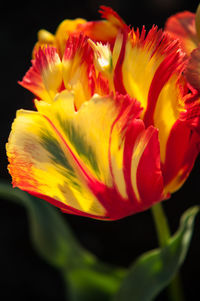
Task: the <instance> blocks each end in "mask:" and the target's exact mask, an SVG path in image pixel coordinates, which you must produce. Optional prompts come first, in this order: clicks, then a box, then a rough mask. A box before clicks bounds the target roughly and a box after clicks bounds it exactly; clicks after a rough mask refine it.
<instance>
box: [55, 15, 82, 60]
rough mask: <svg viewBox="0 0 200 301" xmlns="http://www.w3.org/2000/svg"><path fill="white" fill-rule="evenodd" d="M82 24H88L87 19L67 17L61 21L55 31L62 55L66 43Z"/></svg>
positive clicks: (61, 54)
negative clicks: (70, 18) (69, 18)
mask: <svg viewBox="0 0 200 301" xmlns="http://www.w3.org/2000/svg"><path fill="white" fill-rule="evenodd" d="M82 24H87V21H86V20H85V19H81V18H77V19H74V20H68V19H66V20H63V21H62V22H61V23H60V25H59V26H58V28H57V30H56V33H55V41H56V45H57V48H58V52H59V54H60V57H62V56H63V54H64V51H65V45H66V42H67V40H68V38H69V36H70V34H72V33H73V32H76V31H78V27H79V26H80V25H82Z"/></svg>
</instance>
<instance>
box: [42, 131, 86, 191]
mask: <svg viewBox="0 0 200 301" xmlns="http://www.w3.org/2000/svg"><path fill="white" fill-rule="evenodd" d="M40 139H41V144H42V146H43V147H44V148H45V149H46V150H47V151H48V153H49V154H50V158H51V160H52V161H53V162H54V163H55V164H57V165H58V168H59V172H60V173H61V174H62V175H63V176H65V177H66V178H67V179H68V180H69V181H70V183H71V185H73V187H74V188H76V189H77V190H79V191H81V187H80V185H79V184H78V182H77V178H76V175H75V172H74V169H73V168H72V166H71V165H70V163H69V161H68V160H67V158H66V156H65V154H64V152H63V150H62V148H61V146H60V144H59V142H58V141H57V140H56V138H55V137H53V136H52V134H51V133H50V132H48V131H47V130H46V131H45V132H43V131H42V132H41V134H40Z"/></svg>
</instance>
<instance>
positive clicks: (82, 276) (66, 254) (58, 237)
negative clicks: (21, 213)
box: [0, 183, 124, 301]
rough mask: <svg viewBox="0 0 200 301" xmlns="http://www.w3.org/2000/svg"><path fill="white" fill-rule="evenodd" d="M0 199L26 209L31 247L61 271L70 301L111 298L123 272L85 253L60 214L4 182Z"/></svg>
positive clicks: (0, 185)
mask: <svg viewBox="0 0 200 301" xmlns="http://www.w3.org/2000/svg"><path fill="white" fill-rule="evenodd" d="M0 196H2V197H4V198H6V199H10V200H12V201H15V202H17V203H18V204H20V205H23V206H25V207H26V209H27V214H28V218H29V228H30V232H31V238H32V241H33V245H34V247H35V249H36V250H37V251H38V253H39V254H40V255H41V256H42V257H43V258H44V259H45V260H46V261H47V262H49V264H51V265H53V266H54V267H56V268H58V269H59V270H60V272H61V274H62V276H63V280H64V281H65V285H66V292H67V294H68V296H70V297H69V300H70V301H77V300H79V301H93V300H97V301H98V300H105V301H106V300H110V299H111V296H112V295H113V294H114V293H116V291H117V289H118V288H119V285H120V282H121V279H122V278H123V277H124V270H122V269H118V268H115V267H112V266H108V265H105V264H103V263H101V262H99V261H98V260H97V259H96V257H95V256H93V255H92V254H91V253H89V252H88V251H87V250H85V249H84V248H83V247H82V246H81V245H80V244H79V242H78V241H77V240H76V238H75V237H74V235H73V233H72V232H71V229H70V227H69V226H68V224H67V222H66V220H64V219H63V216H62V213H61V212H60V211H59V210H58V209H56V208H55V207H53V206H52V205H50V204H49V203H47V202H45V201H44V200H40V199H38V198H35V197H32V196H30V195H29V194H27V193H26V192H24V191H21V190H19V189H18V188H14V189H13V188H12V187H11V185H9V184H7V183H0ZM67 300H68V297H67Z"/></svg>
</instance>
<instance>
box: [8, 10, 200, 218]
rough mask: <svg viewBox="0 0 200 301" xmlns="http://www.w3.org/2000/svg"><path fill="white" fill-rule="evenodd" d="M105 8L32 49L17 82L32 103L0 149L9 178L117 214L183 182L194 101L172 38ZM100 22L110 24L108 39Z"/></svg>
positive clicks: (81, 209) (79, 209) (191, 158)
mask: <svg viewBox="0 0 200 301" xmlns="http://www.w3.org/2000/svg"><path fill="white" fill-rule="evenodd" d="M104 12H106V13H104V17H105V18H107V19H108V20H107V21H99V23H93V22H92V23H83V25H84V26H85V27H84V26H83V27H81V28H82V30H81V31H82V32H81V33H77V28H76V29H75V32H71V33H70V34H69V37H68V39H67V41H66V42H63V40H62V43H65V50H64V51H63V53H62V51H61V49H63V45H64V44H62V43H61V44H62V47H61V46H60V44H59V46H58V45H54V46H56V47H53V46H51V45H50V43H47V44H48V45H46V46H42V47H40V48H38V50H37V49H35V54H34V60H33V61H32V67H31V68H30V69H29V71H28V72H27V74H26V75H25V77H24V78H23V80H22V81H21V82H20V83H21V85H22V86H24V87H25V88H27V89H29V90H30V91H31V92H33V93H34V94H35V95H36V97H37V99H36V100H35V107H36V111H26V110H19V111H18V112H17V117H16V119H15V121H14V123H13V126H12V131H11V134H10V137H9V141H8V143H7V154H8V159H9V167H8V168H9V172H10V174H11V176H12V179H13V186H17V187H19V188H20V189H22V190H25V191H28V192H29V193H30V194H32V195H35V196H38V197H40V198H42V199H44V200H46V201H48V202H50V203H52V204H54V205H55V206H57V207H59V208H60V209H61V210H62V211H63V212H66V213H71V214H77V215H83V216H87V217H92V218H97V219H102V220H116V219H120V218H123V217H125V216H128V215H131V214H134V213H137V212H140V211H143V210H146V209H148V208H150V207H151V206H153V205H154V204H155V203H157V202H160V201H162V200H164V199H166V198H168V197H169V196H170V194H171V193H173V192H175V191H176V190H177V189H179V188H180V187H181V186H182V185H183V183H184V182H185V180H186V179H187V177H188V175H189V173H190V171H191V169H192V167H193V165H194V162H195V159H196V157H197V155H198V153H199V147H198V146H199V142H200V136H199V121H198V120H199V118H198V117H199V114H200V108H199V106H198V102H199V99H198V97H197V95H196V94H193V92H192V91H190V90H189V89H188V86H187V82H186V81H185V78H184V76H183V75H182V72H183V70H184V68H185V65H186V57H185V54H184V53H183V52H182V51H181V50H180V45H179V43H178V41H174V40H172V39H171V38H170V37H169V36H168V35H167V34H165V33H163V32H162V31H161V30H158V29H157V27H155V26H154V27H153V28H152V29H151V30H150V31H149V32H148V33H147V34H146V31H145V29H144V28H143V29H142V31H141V32H139V30H136V31H134V30H133V29H130V28H129V27H127V26H126V25H125V23H124V22H123V21H121V18H120V17H119V16H118V15H117V14H116V13H115V12H113V11H112V10H109V9H107V10H105V11H104ZM73 22H75V21H73ZM105 22H106V23H105ZM73 24H75V23H73ZM88 24H89V25H88ZM96 24H98V26H97V27H98V38H96V37H97V31H96V28H97V27H96ZM105 24H107V25H108V24H109V26H112V27H113V26H114V27H115V30H117V34H116V31H115V33H114V34H113V35H112V39H111V40H110V39H108V40H107V41H105V40H103V38H102V37H105V36H104V34H105V32H104V28H105V27H104V26H105ZM107 25H106V26H107ZM81 26H82V25H81ZM79 28H80V27H79ZM88 28H89V31H88ZM94 36H95V38H93V37H94ZM100 36H101V38H100V39H99V37H100ZM56 37H57V36H56ZM113 38H114V43H113ZM52 39H53V36H52ZM56 39H57V38H56ZM54 42H55V40H54Z"/></svg>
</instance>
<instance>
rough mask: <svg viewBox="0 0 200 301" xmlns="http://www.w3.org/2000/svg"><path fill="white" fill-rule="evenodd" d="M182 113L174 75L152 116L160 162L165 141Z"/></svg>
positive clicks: (180, 95)
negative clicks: (157, 132)
mask: <svg viewBox="0 0 200 301" xmlns="http://www.w3.org/2000/svg"><path fill="white" fill-rule="evenodd" d="M183 111H184V101H183V96H182V94H181V87H180V83H179V82H178V78H177V74H174V75H173V76H172V77H171V78H170V79H169V81H168V82H167V84H166V85H165V86H164V87H163V89H162V91H161V93H160V95H159V97H158V99H157V104H156V108H155V111H154V115H153V124H154V125H155V127H157V128H158V129H159V140H160V156H161V162H162V163H164V162H165V155H166V145H167V141H168V138H169V135H170V132H171V129H172V128H173V126H174V124H175V123H176V121H177V120H178V119H179V117H180V114H181V112H183Z"/></svg>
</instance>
